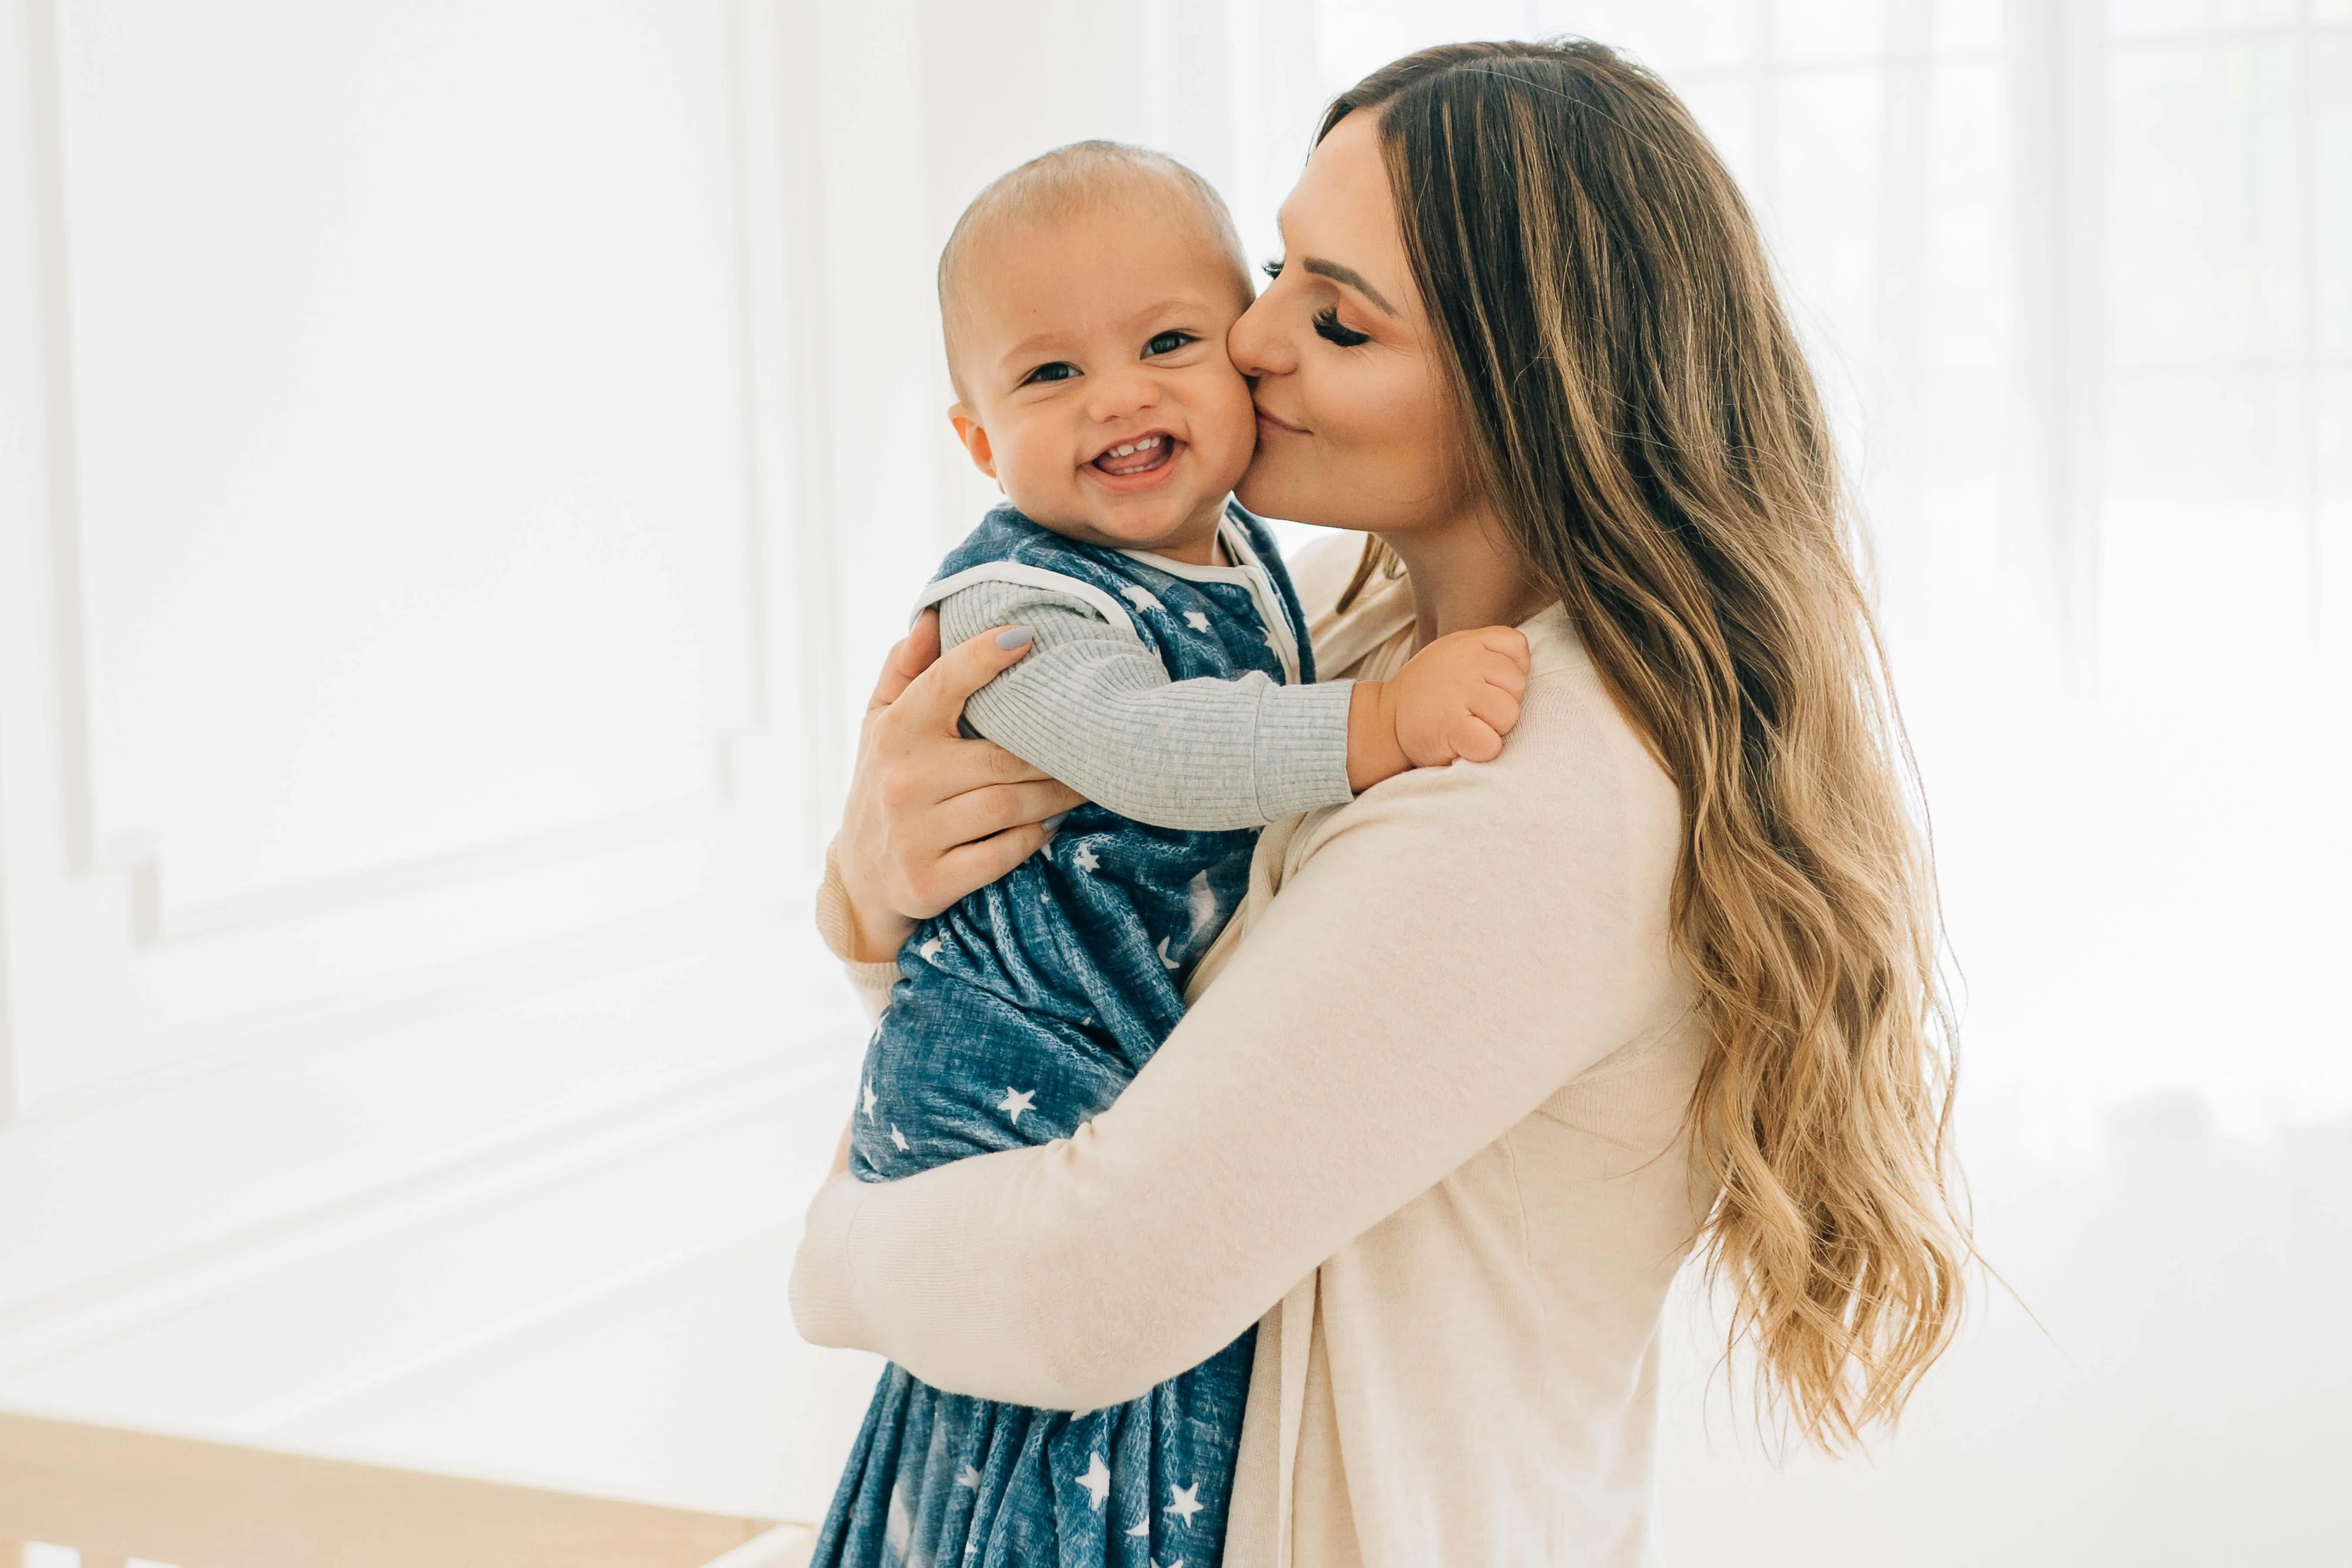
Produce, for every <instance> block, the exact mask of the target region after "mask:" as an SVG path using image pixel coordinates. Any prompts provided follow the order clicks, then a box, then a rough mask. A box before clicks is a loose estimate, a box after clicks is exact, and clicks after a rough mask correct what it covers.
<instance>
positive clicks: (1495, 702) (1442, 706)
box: [1348, 626, 1528, 791]
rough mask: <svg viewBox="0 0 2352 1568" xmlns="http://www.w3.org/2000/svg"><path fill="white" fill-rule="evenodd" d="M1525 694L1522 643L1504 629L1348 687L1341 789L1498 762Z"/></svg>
mask: <svg viewBox="0 0 2352 1568" xmlns="http://www.w3.org/2000/svg"><path fill="white" fill-rule="evenodd" d="M1527 689H1528V639H1527V637H1526V634H1524V633H1522V632H1519V631H1517V630H1515V629H1514V628H1512V627H1510V626H1486V627H1483V628H1481V629H1480V630H1477V631H1475V632H1455V633H1454V634H1453V635H1452V636H1450V637H1439V638H1438V639H1437V640H1436V641H1435V642H1433V643H1431V644H1430V645H1429V646H1428V647H1425V648H1423V649H1422V650H1421V651H1420V652H1419V653H1417V654H1415V655H1413V656H1412V659H1411V660H1410V661H1408V662H1407V663H1406V665H1405V667H1404V668H1402V669H1401V670H1399V671H1397V673H1396V675H1395V676H1394V677H1393V678H1392V679H1388V680H1363V681H1358V682H1357V683H1356V696H1355V700H1353V701H1352V702H1351V703H1350V704H1349V710H1348V785H1349V788H1350V789H1354V790H1357V791H1362V790H1366V789H1369V788H1370V787H1371V786H1372V785H1373V784H1378V783H1379V782H1380V781H1381V780H1382V779H1384V778H1389V777H1391V776H1392V775H1394V774H1396V773H1402V772H1404V771H1405V770H1406V769H1407V768H1439V767H1444V765H1445V764H1446V763H1451V762H1454V761H1456V760H1462V761H1467V762H1473V763H1486V762H1492V761H1493V760H1494V759H1495V758H1496V757H1498V756H1500V755H1502V752H1503V737H1504V736H1506V735H1507V734H1509V733H1510V732H1511V731H1512V730H1514V729H1515V728H1517V725H1518V722H1519V698H1520V697H1521V696H1522V695H1524V694H1525V692H1526V691H1527Z"/></svg>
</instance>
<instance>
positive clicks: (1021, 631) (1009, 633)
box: [996, 626, 1037, 647]
mask: <svg viewBox="0 0 2352 1568" xmlns="http://www.w3.org/2000/svg"><path fill="white" fill-rule="evenodd" d="M1036 635H1037V634H1036V633H1035V632H1034V631H1031V630H1030V629H1029V628H1028V627H1027V626H1007V627H1005V628H1004V629H1003V631H1001V632H999V633H997V634H996V646H997V647H1020V646H1021V645H1022V644H1024V643H1025V642H1027V641H1028V640H1029V639H1030V638H1031V637H1035V636H1036Z"/></svg>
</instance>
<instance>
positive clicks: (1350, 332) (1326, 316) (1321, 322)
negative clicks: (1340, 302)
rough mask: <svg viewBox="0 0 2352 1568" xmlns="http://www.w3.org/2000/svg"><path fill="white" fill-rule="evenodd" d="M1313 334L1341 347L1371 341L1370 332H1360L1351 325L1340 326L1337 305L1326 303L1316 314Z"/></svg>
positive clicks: (1347, 347) (1345, 347)
mask: <svg viewBox="0 0 2352 1568" xmlns="http://www.w3.org/2000/svg"><path fill="white" fill-rule="evenodd" d="M1315 335H1316V336H1317V337H1319V338H1322V339H1324V340H1325V341H1326V342H1335V343H1337V344H1339V346H1340V347H1341V348H1343V349H1351V348H1354V347H1355V346H1356V345H1357V344H1358V343H1368V342H1371V341H1372V335H1371V334H1370V332H1360V331H1356V329H1355V328H1353V327H1343V326H1341V325H1340V324H1339V306H1337V305H1326V306H1324V307H1323V309H1322V310H1321V311H1319V312H1318V314H1317V315H1316V317H1315Z"/></svg>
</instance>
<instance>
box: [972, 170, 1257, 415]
mask: <svg viewBox="0 0 2352 1568" xmlns="http://www.w3.org/2000/svg"><path fill="white" fill-rule="evenodd" d="M1147 181H1158V182H1160V183H1162V184H1168V185H1171V186H1173V187H1174V188H1175V189H1176V190H1177V191H1178V192H1179V193H1180V194H1181V195H1183V196H1184V197H1185V198H1186V199H1187V200H1190V201H1191V202H1192V204H1193V205H1195V206H1196V207H1197V208H1198V209H1199V211H1200V215H1201V216H1202V219H1203V220H1205V222H1206V224H1207V226H1208V227H1209V229H1210V230H1211V232H1212V233H1213V235H1214V236H1215V237H1216V240H1217V243H1218V244H1219V245H1220V246H1221V247H1223V249H1224V251H1225V252H1226V254H1227V255H1229V256H1230V257H1232V258H1233V263H1234V286H1235V287H1236V288H1237V289H1240V291H1241V297H1242V299H1243V300H1244V303H1246V302H1247V301H1248V300H1251V299H1252V298H1254V297H1255V292H1256V291H1255V289H1253V288H1252V287H1251V286H1250V272H1249V262H1248V260H1247V258H1245V256H1244V253H1243V251H1242V241H1241V235H1240V234H1239V233H1238V232H1237V231H1236V230H1235V229H1234V215H1233V214H1232V213H1231V212H1229V211H1227V210H1226V208H1225V199H1224V198H1223V196H1221V195H1217V188H1216V187H1215V186H1214V185H1213V184H1209V182H1208V181H1206V180H1204V179H1202V177H1201V176H1200V175H1199V174H1195V173H1194V172H1193V171H1192V169H1190V168H1188V167H1186V166H1185V165H1184V164H1183V163H1180V162H1178V161H1177V160H1176V159H1174V158H1171V157H1170V156H1169V155H1168V154H1167V153H1155V152H1153V151H1152V150H1151V149H1150V148H1149V147H1135V146H1130V145H1129V144H1128V143H1127V142H1100V141H1096V142H1071V143H1070V144H1069V145H1068V146H1066V147H1056V148H1055V149H1054V150H1053V151H1052V152H1050V153H1039V154H1038V155H1037V156H1036V157H1034V158H1032V159H1030V160H1029V161H1028V162H1027V163H1024V164H1022V165H1021V166H1020V167H1018V168H1015V169H1011V170H1008V171H1007V172H1005V173H1004V174H999V175H998V176H997V177H996V178H995V179H993V180H991V181H990V182H989V183H988V184H987V185H986V186H985V187H984V188H983V189H982V191H981V193H980V195H976V196H974V197H972V198H971V205H969V206H967V207H965V208H964V209H963V216H961V217H959V218H957V219H956V224H955V227H954V228H952V229H950V231H949V233H948V242H947V244H946V245H945V246H943V247H940V279H939V286H940V323H941V325H942V327H943V329H944V331H945V333H946V337H947V351H948V374H949V376H950V378H952V379H953V380H954V381H955V383H956V395H958V396H961V395H963V382H962V378H961V376H960V375H958V374H957V372H956V363H955V347H956V343H955V340H956V313H957V312H956V303H957V299H958V297H959V295H960V294H961V291H962V289H963V274H964V270H965V268H967V267H968V266H969V265H970V264H971V253H972V251H973V250H974V249H975V248H977V247H978V246H979V244H980V242H981V241H982V239H984V238H985V237H987V236H988V235H989V234H990V233H992V231H994V230H996V229H997V228H999V227H1001V226H1003V225H1005V224H1008V223H1015V222H1032V223H1050V222H1053V221H1055V220H1056V219H1059V218H1064V217H1067V216H1070V215H1072V214H1074V213H1078V212H1083V211H1085V210H1086V209H1087V207H1089V206H1092V205H1095V204H1097V203H1099V202H1101V201H1103V200H1105V199H1107V198H1108V197H1109V196H1110V195H1114V194H1115V193H1118V192H1120V191H1125V190H1131V189H1133V188H1135V187H1136V186H1137V185H1139V184H1143V183H1145V182H1147Z"/></svg>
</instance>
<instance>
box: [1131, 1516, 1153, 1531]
mask: <svg viewBox="0 0 2352 1568" xmlns="http://www.w3.org/2000/svg"><path fill="white" fill-rule="evenodd" d="M1127 1532H1128V1533H1129V1535H1149V1534H1150V1533H1151V1521H1150V1519H1149V1518H1144V1519H1139V1520H1137V1521H1135V1522H1134V1523H1133V1524H1131V1525H1129V1526H1128V1527H1127Z"/></svg>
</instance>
